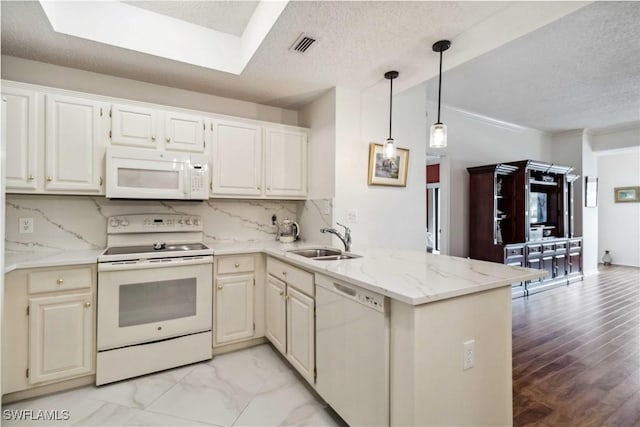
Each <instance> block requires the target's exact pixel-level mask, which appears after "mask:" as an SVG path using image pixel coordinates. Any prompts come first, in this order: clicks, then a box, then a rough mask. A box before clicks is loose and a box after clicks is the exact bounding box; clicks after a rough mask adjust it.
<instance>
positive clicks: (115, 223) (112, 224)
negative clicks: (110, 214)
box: [109, 218, 120, 227]
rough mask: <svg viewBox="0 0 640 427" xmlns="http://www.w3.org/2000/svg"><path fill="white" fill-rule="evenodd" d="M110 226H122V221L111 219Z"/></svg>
mask: <svg viewBox="0 0 640 427" xmlns="http://www.w3.org/2000/svg"><path fill="white" fill-rule="evenodd" d="M109 225H110V226H112V227H117V226H119V225H120V220H119V219H118V218H111V220H110V221H109Z"/></svg>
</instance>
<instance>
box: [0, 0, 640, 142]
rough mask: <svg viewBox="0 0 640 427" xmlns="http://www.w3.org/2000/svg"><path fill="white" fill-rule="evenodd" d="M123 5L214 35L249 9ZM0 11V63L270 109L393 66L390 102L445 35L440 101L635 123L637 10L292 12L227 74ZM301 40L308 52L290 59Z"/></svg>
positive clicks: (300, 6)
mask: <svg viewBox="0 0 640 427" xmlns="http://www.w3.org/2000/svg"><path fill="white" fill-rule="evenodd" d="M128 3H130V4H131V3H134V4H136V5H141V6H142V7H145V8H147V9H152V10H154V11H156V12H158V13H163V14H167V15H170V16H172V17H176V18H180V19H185V20H187V21H190V22H195V21H196V20H197V23H200V24H202V25H207V26H209V27H211V26H216V25H221V23H225V24H229V25H230V27H228V28H226V31H239V30H240V27H242V26H243V25H244V24H243V22H244V21H246V20H247V19H249V15H250V13H251V11H252V10H254V9H255V4H256V2H189V1H184V2H128ZM140 3H142V4H140ZM237 3H246V4H237ZM1 7H2V34H1V37H2V40H1V41H2V54H6V55H13V56H17V57H22V58H26V59H32V60H36V61H42V62H47V63H52V64H56V65H61V66H66V67H72V68H77V69H82V70H88V71H94V72H98V73H103V74H108V75H113V76H118V77H124V78H129V79H134V80H141V81H145V82H149V83H155V84H159V85H164V86H170V87H177V88H181V89H186V90H192V91H196V92H202V93H209V94H214V95H218V96H225V97H230V98H235V99H241V100H246V101H251V102H256V103H261V104H266V105H273V106H276V107H283V108H291V109H295V108H298V107H300V106H302V105H304V104H305V103H307V102H309V101H310V100H312V99H314V98H315V97H317V96H318V95H319V94H320V93H323V92H324V91H326V90H327V89H329V88H331V87H335V86H346V87H351V88H356V89H365V88H376V90H378V89H380V90H384V91H386V88H387V87H388V86H387V84H386V81H385V80H384V78H383V74H384V72H385V71H388V70H391V69H397V70H399V71H400V77H399V78H398V79H397V80H396V81H395V82H394V89H395V90H396V91H397V92H399V91H402V90H404V89H407V88H409V87H412V86H413V85H416V84H418V83H420V82H422V81H424V80H425V79H426V78H430V77H431V76H434V75H435V74H436V73H437V67H438V55H436V54H434V53H433V52H432V51H431V44H432V43H433V42H434V41H436V40H439V39H442V38H449V39H452V40H453V41H454V44H453V46H452V48H451V49H450V50H449V51H447V52H446V53H445V65H444V68H445V70H446V69H447V68H450V67H454V68H452V69H451V70H450V71H448V72H446V73H445V79H444V84H445V88H444V92H443V100H444V102H445V103H446V104H449V105H452V106H454V107H457V108H461V109H464V110H468V111H471V112H475V113H479V114H483V115H486V116H489V117H493V118H496V119H500V120H504V121H508V122H512V123H516V124H520V125H523V126H529V127H533V128H539V129H545V130H552V131H555V130H564V129H570V128H582V127H600V126H604V125H612V124H616V123H621V122H627V121H632V120H637V119H638V118H639V117H638V111H639V107H638V99H639V98H640V92H639V91H640V85H639V84H638V76H639V75H640V57H639V49H640V43H639V42H638V40H640V26H639V25H638V22H640V14H639V13H640V12H639V10H640V2H596V3H593V4H591V5H588V6H585V7H583V4H581V3H579V2H482V1H469V2H467V1H465V2H454V1H449V2H447V1H445V2H430V1H407V2H404V1H397V2H396V1H344V2H343V1H291V2H289V3H288V5H287V6H286V8H285V10H284V11H283V12H282V14H281V15H280V18H279V19H278V20H277V22H276V23H275V25H274V26H273V28H272V29H271V31H270V32H269V34H268V35H267V37H266V38H265V40H264V41H263V43H262V45H261V46H260V47H259V49H258V50H257V52H256V53H255V55H254V56H253V58H252V59H251V61H250V62H249V64H248V65H247V67H246V68H245V70H244V71H243V73H242V74H241V75H239V76H236V75H232V74H228V73H224V72H220V71H214V70H208V69H205V68H201V67H197V66H193V65H188V64H184V63H179V62H176V61H171V60H168V59H163V58H160V57H155V56H152V55H147V54H142V53H139V52H134V51H131V50H127V49H122V48H117V47H113V46H108V45H104V44H100V43H97V42H92V41H89V40H83V39H79V38H76V37H71V36H67V35H64V34H59V33H55V32H54V31H53V30H52V28H51V26H50V25H49V22H48V20H47V19H46V17H45V16H44V13H43V11H42V8H41V6H40V5H39V3H38V2H33V1H30V2H29V1H28V2H12V1H2V2H1ZM527 8H529V9H527ZM562 8H564V9H562ZM572 8H573V9H572ZM572 10H577V11H576V12H573V13H570V14H569V15H566V16H564V17H563V18H560V19H557V20H556V18H557V17H559V16H563V15H564V14H566V13H569V12H571V11H572ZM545 13H547V15H546V16H547V17H548V18H549V19H548V20H547V21H545V20H544V19H542V20H540V19H539V17H540V16H541V15H544V14H545ZM554 14H555V15H554ZM554 16H555V17H554ZM536 20H537V21H536ZM535 22H539V23H540V24H539V25H538V26H535V25H534V24H531V23H535ZM547 22H550V23H548V24H547V25H545V26H542V27H541V28H538V27H539V26H540V25H543V24H544V23H547ZM232 27H234V28H235V29H234V28H232ZM536 28H538V29H537V30H535V29H536ZM218 29H222V27H218ZM532 30H535V31H533V32H530V31H532ZM303 32H304V33H307V34H308V35H310V36H314V37H316V38H317V39H318V42H317V43H316V45H315V46H314V48H313V49H311V50H309V51H308V52H307V53H306V54H304V55H301V54H298V53H294V52H291V51H289V47H290V46H291V44H292V43H293V41H294V40H295V39H296V38H297V37H298V36H299V35H300V34H301V33H303ZM527 33H528V34H527ZM523 34H524V35H523ZM509 41H510V42H509ZM505 42H508V43H506V44H503V43H505ZM501 44H502V47H500V48H498V49H493V48H494V47H496V46H500V45H501ZM188 48H189V47H188V46H185V49H188ZM492 49H493V50H492ZM457 64H462V65H458V66H457V67H456V65H457ZM434 87H435V86H434V84H433V81H431V82H430V84H429V85H428V88H429V90H428V95H433V94H435V93H436V92H435V90H434Z"/></svg>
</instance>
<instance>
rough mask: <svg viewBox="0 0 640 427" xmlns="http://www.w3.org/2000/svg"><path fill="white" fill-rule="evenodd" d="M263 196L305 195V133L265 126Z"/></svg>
mask: <svg viewBox="0 0 640 427" xmlns="http://www.w3.org/2000/svg"><path fill="white" fill-rule="evenodd" d="M265 134H266V148H265V179H266V183H265V184H266V186H267V188H266V190H265V195H266V196H272V197H289V196H293V197H304V196H306V195H307V134H306V133H304V132H301V131H294V130H281V129H266V132H265Z"/></svg>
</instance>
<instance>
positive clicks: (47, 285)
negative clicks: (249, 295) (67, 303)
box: [28, 267, 92, 294]
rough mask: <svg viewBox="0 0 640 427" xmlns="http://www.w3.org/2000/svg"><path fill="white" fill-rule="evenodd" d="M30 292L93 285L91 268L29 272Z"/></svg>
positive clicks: (35, 292)
mask: <svg viewBox="0 0 640 427" xmlns="http://www.w3.org/2000/svg"><path fill="white" fill-rule="evenodd" d="M28 280H29V281H28V283H29V293H30V294H37V293H41V292H56V291H68V290H70V289H83V288H90V287H91V282H92V280H91V268H90V267H84V268H70V269H64V270H50V271H39V272H36V273H30V274H29V279H28Z"/></svg>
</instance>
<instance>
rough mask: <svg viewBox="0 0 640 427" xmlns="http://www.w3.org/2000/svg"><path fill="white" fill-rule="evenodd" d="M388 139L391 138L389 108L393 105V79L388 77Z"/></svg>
mask: <svg viewBox="0 0 640 427" xmlns="http://www.w3.org/2000/svg"><path fill="white" fill-rule="evenodd" d="M389 83H390V85H389V87H390V89H389V139H391V109H392V107H393V79H392V78H391V79H389Z"/></svg>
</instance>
